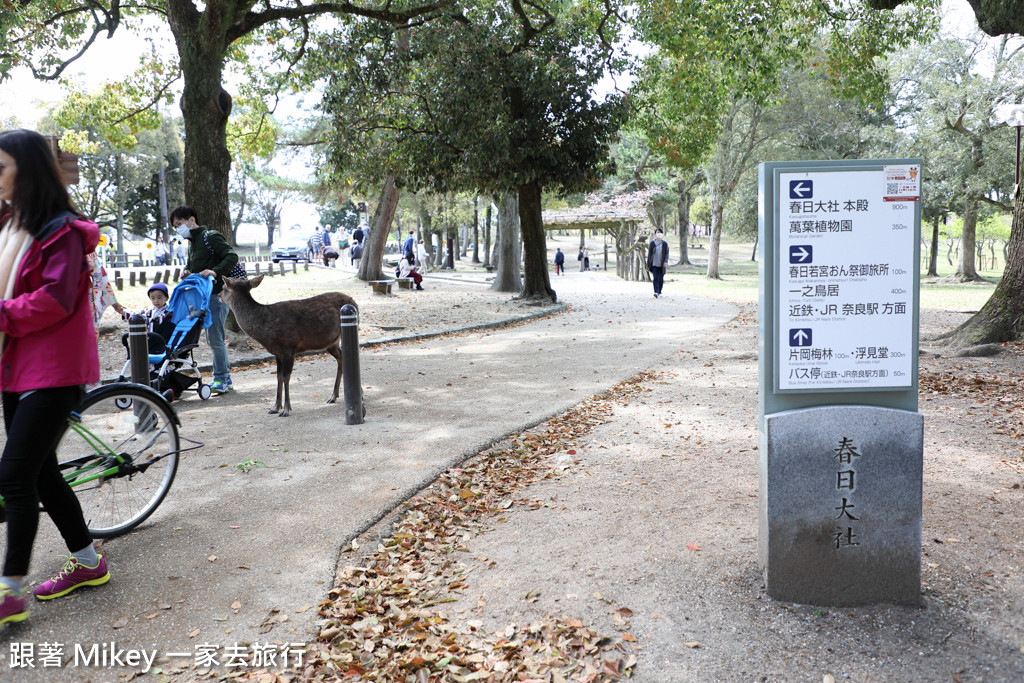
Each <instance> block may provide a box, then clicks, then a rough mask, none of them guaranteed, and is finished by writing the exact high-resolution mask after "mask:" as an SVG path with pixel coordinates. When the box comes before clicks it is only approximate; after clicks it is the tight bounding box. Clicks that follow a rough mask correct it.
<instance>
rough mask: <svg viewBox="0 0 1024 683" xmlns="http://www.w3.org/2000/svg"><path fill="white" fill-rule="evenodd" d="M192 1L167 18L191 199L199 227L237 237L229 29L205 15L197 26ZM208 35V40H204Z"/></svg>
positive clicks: (170, 7) (172, 6) (171, 9)
mask: <svg viewBox="0 0 1024 683" xmlns="http://www.w3.org/2000/svg"><path fill="white" fill-rule="evenodd" d="M195 12H196V10H195V7H194V6H193V4H192V3H191V2H181V1H180V0H179V1H176V2H168V3H167V19H168V22H169V24H170V26H171V30H172V31H173V33H174V37H175V43H176V44H177V45H178V58H179V60H180V64H181V73H182V77H183V82H184V85H183V87H182V93H181V113H182V120H183V123H184V128H185V163H184V181H185V201H186V202H187V203H188V204H189V206H191V207H192V208H194V209H195V210H196V213H197V214H198V216H199V220H198V222H199V224H200V225H205V226H207V227H209V228H211V229H213V230H217V231H218V232H220V233H221V234H222V235H224V237H225V238H226V239H228V240H230V239H231V216H230V215H229V213H228V174H229V173H230V171H231V155H230V154H229V153H228V143H227V123H228V115H229V114H230V113H231V96H230V95H229V94H228V93H227V91H226V90H224V88H223V86H222V85H221V75H222V69H223V65H224V52H225V44H224V40H225V38H224V32H225V30H226V26H217V25H213V21H212V20H211V19H210V17H209V16H206V15H205V14H204V15H203V16H202V19H201V21H204V22H206V23H205V24H204V25H203V26H201V27H197V26H196V25H195V24H196V16H195ZM200 36H202V37H200Z"/></svg>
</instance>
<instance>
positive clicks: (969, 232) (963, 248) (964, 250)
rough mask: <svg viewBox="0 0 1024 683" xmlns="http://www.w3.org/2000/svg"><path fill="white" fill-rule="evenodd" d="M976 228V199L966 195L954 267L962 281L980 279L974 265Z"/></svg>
mask: <svg viewBox="0 0 1024 683" xmlns="http://www.w3.org/2000/svg"><path fill="white" fill-rule="evenodd" d="M977 228H978V200H977V199H975V198H974V197H968V198H967V199H965V200H964V231H963V233H962V234H961V236H960V263H959V265H957V267H956V277H957V278H959V279H960V280H961V281H963V282H969V281H971V280H978V279H980V278H979V277H978V271H977V270H976V269H975V267H974V259H975V258H976V256H975V253H974V252H975V249H976V244H975V240H976V236H977Z"/></svg>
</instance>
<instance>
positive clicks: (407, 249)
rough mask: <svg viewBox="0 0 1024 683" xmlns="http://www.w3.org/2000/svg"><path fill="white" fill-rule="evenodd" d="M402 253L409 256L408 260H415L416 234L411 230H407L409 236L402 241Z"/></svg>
mask: <svg viewBox="0 0 1024 683" xmlns="http://www.w3.org/2000/svg"><path fill="white" fill-rule="evenodd" d="M402 253H403V254H405V255H406V256H409V257H410V260H412V261H415V260H416V236H415V234H414V233H413V231H412V230H410V231H409V236H408V237H406V238H405V242H403V243H402Z"/></svg>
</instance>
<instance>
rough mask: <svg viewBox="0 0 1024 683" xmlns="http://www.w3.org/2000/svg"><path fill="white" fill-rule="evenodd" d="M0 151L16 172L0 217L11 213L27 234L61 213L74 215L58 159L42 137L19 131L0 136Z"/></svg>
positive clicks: (35, 233)
mask: <svg viewBox="0 0 1024 683" xmlns="http://www.w3.org/2000/svg"><path fill="white" fill-rule="evenodd" d="M0 150H3V151H4V152H5V153H7V154H9V155H10V156H11V157H12V158H13V159H14V163H15V164H17V167H18V170H17V174H16V175H15V177H14V194H13V196H12V199H11V201H9V202H8V201H3V202H0V216H3V215H5V214H8V213H14V214H15V215H16V217H17V220H18V223H19V224H20V225H21V227H22V228H24V229H25V230H27V231H28V233H29V234H30V235H32V236H33V237H36V236H37V235H39V233H40V231H41V230H42V229H43V226H45V225H46V223H47V222H48V221H49V220H50V219H51V218H53V217H54V216H56V215H58V214H60V213H61V212H64V211H70V212H71V213H74V214H77V213H78V212H77V211H76V210H75V206H74V204H73V203H72V202H71V197H70V196H68V191H67V188H66V187H65V186H64V179H63V178H62V177H61V173H60V168H59V167H58V166H57V160H56V159H54V157H53V152H52V151H51V150H50V145H49V144H48V143H47V142H46V139H45V138H43V136H42V135H40V134H39V133H37V132H35V131H33V130H25V129H24V128H20V129H18V130H9V131H4V132H2V133H0Z"/></svg>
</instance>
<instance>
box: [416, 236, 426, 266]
mask: <svg viewBox="0 0 1024 683" xmlns="http://www.w3.org/2000/svg"><path fill="white" fill-rule="evenodd" d="M416 263H417V264H418V265H419V267H420V268H426V267H427V247H426V245H425V244H424V242H423V240H422V239H421V240H420V241H419V242H417V243H416Z"/></svg>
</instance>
